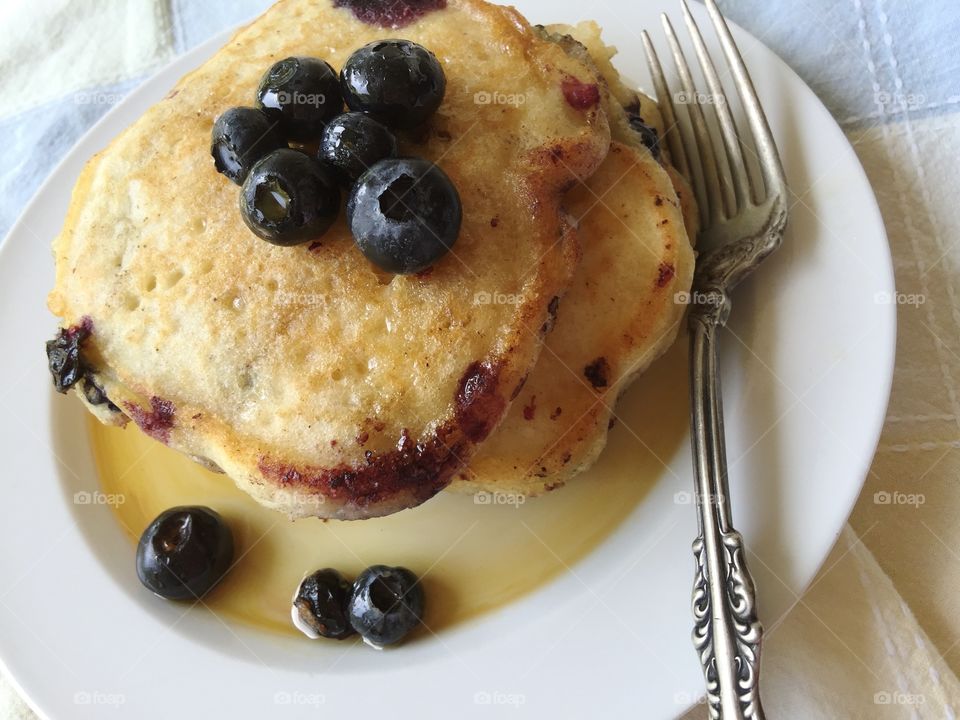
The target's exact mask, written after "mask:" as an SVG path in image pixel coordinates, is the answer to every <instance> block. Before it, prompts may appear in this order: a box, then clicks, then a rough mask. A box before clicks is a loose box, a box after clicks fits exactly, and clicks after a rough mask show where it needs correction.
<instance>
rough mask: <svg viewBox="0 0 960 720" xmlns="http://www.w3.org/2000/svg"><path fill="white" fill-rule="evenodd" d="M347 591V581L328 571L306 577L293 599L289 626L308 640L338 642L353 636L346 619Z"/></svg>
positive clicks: (348, 591) (350, 586) (348, 594)
mask: <svg viewBox="0 0 960 720" xmlns="http://www.w3.org/2000/svg"><path fill="white" fill-rule="evenodd" d="M351 589H352V585H351V583H350V581H349V580H347V579H346V578H345V577H343V575H341V574H340V573H339V572H338V571H337V570H334V569H332V568H326V569H323V570H317V571H316V572H314V573H312V574H310V575H308V576H307V577H305V578H304V579H303V582H301V583H300V586H299V587H298V588H297V593H296V595H294V597H293V607H292V608H291V610H290V615H291V618H292V620H293V624H294V625H295V626H296V627H297V629H298V630H300V632H302V633H303V634H304V635H306V636H307V637H309V638H311V639H316V638H320V637H325V638H333V639H335V640H342V639H343V638H345V637H349V636H350V635H353V632H354V631H353V627H352V626H351V625H350V620H349V618H348V616H347V605H348V604H349V602H350V592H351Z"/></svg>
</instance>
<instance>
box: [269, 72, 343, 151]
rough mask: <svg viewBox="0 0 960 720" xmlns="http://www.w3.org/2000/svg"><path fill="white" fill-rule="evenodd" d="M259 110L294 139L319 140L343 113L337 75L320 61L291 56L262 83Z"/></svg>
mask: <svg viewBox="0 0 960 720" xmlns="http://www.w3.org/2000/svg"><path fill="white" fill-rule="evenodd" d="M257 107H258V108H260V109H261V110H263V112H264V113H266V115H267V117H268V118H270V119H271V120H272V121H274V122H277V123H279V124H280V130H281V131H282V132H283V133H284V135H286V136H287V137H288V138H290V139H291V140H296V141H298V142H310V141H312V140H316V139H317V138H319V137H320V133H322V132H323V128H324V126H325V125H326V124H327V122H329V121H330V120H332V119H333V118H335V117H336V116H337V115H339V114H340V113H341V111H342V110H343V98H342V97H341V95H340V82H339V79H338V78H337V73H336V72H335V71H334V69H333V68H332V67H330V65H329V64H328V63H326V62H324V61H323V60H320V59H319V58H312V57H288V58H286V59H285V60H281V61H280V62H278V63H275V64H274V65H273V66H272V67H271V68H270V69H269V70H268V71H267V73H266V74H265V75H264V76H263V78H262V79H261V80H260V87H259V88H257Z"/></svg>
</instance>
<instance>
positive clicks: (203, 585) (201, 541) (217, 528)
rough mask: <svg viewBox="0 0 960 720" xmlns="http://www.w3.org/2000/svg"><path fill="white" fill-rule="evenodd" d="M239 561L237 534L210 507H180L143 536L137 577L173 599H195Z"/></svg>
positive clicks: (139, 546) (161, 595) (158, 518)
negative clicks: (235, 559)
mask: <svg viewBox="0 0 960 720" xmlns="http://www.w3.org/2000/svg"><path fill="white" fill-rule="evenodd" d="M232 562H233V535H231V533H230V528H229V527H227V524H226V523H225V522H224V521H223V518H221V517H220V515H218V514H217V513H216V512H214V511H213V510H211V509H210V508H208V507H199V506H192V507H187V506H184V507H175V508H171V509H170V510H167V511H165V512H163V513H161V514H160V515H159V516H158V517H157V519H156V520H154V521H153V522H152V523H150V525H149V527H147V529H146V530H144V531H143V535H141V536H140V543H139V544H138V545H137V576H138V577H139V578H140V582H141V583H143V585H144V586H145V587H146V588H147V589H148V590H150V591H151V592H153V593H154V594H156V595H159V596H160V597H162V598H166V599H167V600H195V599H199V598H201V597H203V596H204V595H205V594H206V593H207V592H209V591H210V590H211V589H212V588H213V587H214V586H215V585H216V584H217V583H218V582H220V580H221V579H222V578H223V576H224V575H225V574H226V572H227V570H229V569H230V564H231V563H232Z"/></svg>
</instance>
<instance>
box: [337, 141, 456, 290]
mask: <svg viewBox="0 0 960 720" xmlns="http://www.w3.org/2000/svg"><path fill="white" fill-rule="evenodd" d="M462 219H463V209H462V207H461V204H460V195H459V193H457V189H456V188H455V187H454V185H453V183H452V182H451V181H450V178H449V177H447V175H446V173H444V172H443V170H441V169H440V168H439V167H437V166H436V165H434V164H433V163H431V162H430V161H428V160H423V159H420V158H393V159H388V160H381V161H380V162H378V163H376V164H375V165H374V166H373V167H371V168H370V169H369V170H368V171H367V172H365V173H364V174H363V175H361V176H360V179H359V180H358V181H357V184H356V185H355V186H354V188H353V192H352V193H351V195H350V199H349V200H348V202H347V222H348V223H349V225H350V230H351V231H352V232H353V237H354V240H355V241H356V243H357V247H359V248H360V251H361V252H362V253H363V254H364V255H365V256H366V257H367V258H368V259H369V260H370V261H371V262H373V263H374V264H375V265H377V266H378V267H380V268H381V269H383V270H386V271H387V272H392V273H404V274H406V273H416V272H420V271H421V270H424V269H426V268H427V267H429V266H430V265H432V264H433V263H435V262H436V261H437V260H439V259H440V258H441V257H443V256H444V255H445V254H446V253H448V252H449V251H450V249H451V248H452V247H453V245H454V244H455V243H456V241H457V237H458V236H459V234H460V224H461V221H462Z"/></svg>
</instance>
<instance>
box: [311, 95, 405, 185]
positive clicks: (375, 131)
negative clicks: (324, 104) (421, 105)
mask: <svg viewBox="0 0 960 720" xmlns="http://www.w3.org/2000/svg"><path fill="white" fill-rule="evenodd" d="M396 154H397V139H396V138H395V137H394V136H393V133H392V132H390V131H389V130H388V129H387V128H386V127H385V126H384V125H382V124H381V123H379V122H377V121H376V120H374V119H373V118H372V117H370V116H369V115H365V114H364V113H361V112H348V113H344V114H343V115H339V116H337V117H335V118H334V119H333V120H331V121H330V122H329V123H328V124H327V127H326V128H325V129H324V131H323V136H322V137H321V138H320V151H319V155H318V157H319V158H320V160H322V161H323V162H325V163H327V164H328V165H330V166H331V167H334V168H336V169H337V172H339V173H340V175H341V176H342V177H343V178H344V179H345V180H348V181H354V180H356V179H357V178H358V177H360V176H361V175H362V174H363V173H364V172H366V171H367V170H368V169H369V168H370V166H371V165H373V164H374V163H375V162H377V161H378V160H383V159H385V158H392V157H395V156H396Z"/></svg>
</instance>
